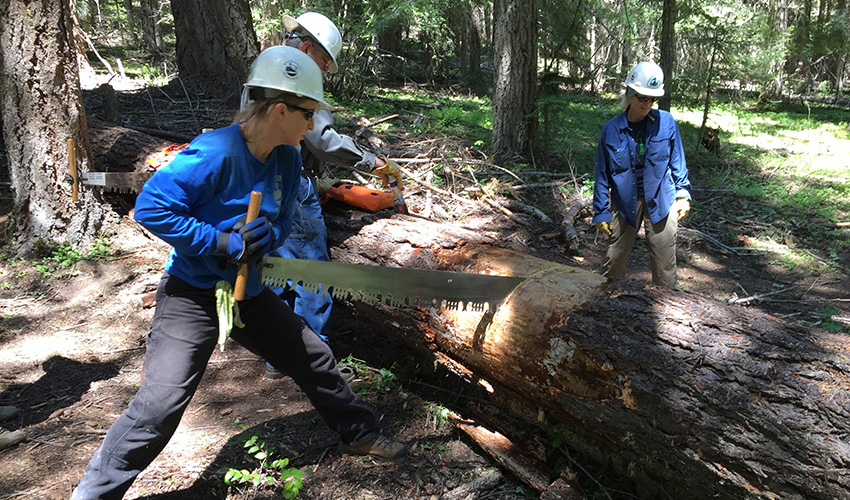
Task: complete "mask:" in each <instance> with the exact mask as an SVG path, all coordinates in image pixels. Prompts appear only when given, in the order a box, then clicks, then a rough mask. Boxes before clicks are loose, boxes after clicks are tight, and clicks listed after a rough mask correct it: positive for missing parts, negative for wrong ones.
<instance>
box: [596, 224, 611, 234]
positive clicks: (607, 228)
mask: <svg viewBox="0 0 850 500" xmlns="http://www.w3.org/2000/svg"><path fill="white" fill-rule="evenodd" d="M613 227H614V226H613V224H611V221H605V222H597V223H596V229H597V230H598V231H599V232H600V233H602V234H604V235H605V236H613V235H614V232H613V231H612V229H613Z"/></svg>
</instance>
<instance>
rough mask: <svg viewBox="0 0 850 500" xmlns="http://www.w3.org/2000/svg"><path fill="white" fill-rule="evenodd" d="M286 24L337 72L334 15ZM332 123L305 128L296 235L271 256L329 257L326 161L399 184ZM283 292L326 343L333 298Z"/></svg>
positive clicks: (324, 118) (329, 119)
mask: <svg viewBox="0 0 850 500" xmlns="http://www.w3.org/2000/svg"><path fill="white" fill-rule="evenodd" d="M283 27H284V29H285V30H286V41H285V42H284V43H285V44H286V45H288V46H290V47H295V48H296V49H298V50H300V51H302V52H304V53H305V54H307V55H308V56H310V57H311V58H312V59H313V60H314V61H315V62H316V64H317V65H318V66H319V68H321V69H322V71H327V72H331V73H336V72H337V70H338V69H339V66H338V65H337V57H339V53H340V51H341V50H342V36H341V35H340V32H339V29H338V28H337V27H336V25H335V24H334V23H333V22H332V21H331V20H330V19H328V18H327V17H325V16H324V15H322V14H319V13H318V12H306V13H304V14H301V15H300V16H298V17H297V18H293V17H291V16H283ZM243 100H244V99H243ZM333 124H334V118H333V114H331V112H330V111H329V110H326V109H319V110H316V112H315V113H314V114H313V130H311V131H309V132H307V135H306V136H305V137H304V140H302V141H301V156H302V157H303V159H304V163H303V166H302V170H303V174H302V176H301V179H300V187H299V189H298V202H299V205H298V207H297V208H296V209H295V222H294V224H293V226H292V233H291V234H290V236H289V238H288V239H287V240H286V241H285V242H284V244H283V246H281V247H280V248H278V249H276V250H275V251H274V252H272V254H273V255H276V256H279V257H284V258H287V259H305V260H321V261H330V256H329V254H328V243H327V234H328V231H327V228H326V227H325V221H324V219H323V218H322V206H321V204H320V203H319V193H318V186H317V182H316V176H317V175H321V174H322V171H323V170H324V166H325V163H334V164H337V165H353V166H354V168H363V169H365V168H368V169H369V170H371V171H372V173H374V174H375V175H378V176H379V177H380V178H381V180H382V181H383V183H384V187H387V186H388V185H389V184H390V180H389V179H388V177H387V175H391V176H393V178H394V180H395V181H396V182H397V183H398V186H399V187H401V174H400V173H399V171H398V169H397V168H395V167H394V166H393V165H392V163H389V164H388V163H387V162H385V161H384V160H383V159H382V158H379V157H377V156H375V155H374V154H372V153H370V152H368V151H365V150H363V149H361V148H360V147H359V146H358V145H357V144H356V143H355V142H354V140H353V139H352V138H351V137H348V136H346V135H342V134H340V133H339V132H337V131H336V130H334V128H333ZM283 293H284V296H285V297H288V299H289V300H290V301H294V307H293V309H294V311H295V314H297V315H299V316H301V317H302V318H303V319H304V321H305V322H306V323H307V325H308V326H309V327H310V328H312V329H313V331H314V332H316V334H318V335H319V337H320V338H321V339H322V340H324V341H325V342H327V341H328V337H327V336H326V335H325V333H326V327H327V323H328V319H329V318H330V314H331V305H332V298H331V296H330V295H327V294H324V295H323V294H322V293H321V290H320V291H318V292H309V291H305V290H303V289H302V288H301V285H295V288H294V290H286V291H284V292H283ZM342 370H343V371H344V373H345V375H346V376H347V377H353V376H354V373H353V371H351V369H350V368H349V367H342ZM281 376H282V374H281V373H280V372H278V371H277V370H275V369H274V367H272V366H271V365H266V377H268V378H272V379H275V378H280V377H281Z"/></svg>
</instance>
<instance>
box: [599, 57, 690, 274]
mask: <svg viewBox="0 0 850 500" xmlns="http://www.w3.org/2000/svg"><path fill="white" fill-rule="evenodd" d="M624 84H625V91H624V93H623V96H622V99H621V103H620V107H621V108H622V109H623V113H621V114H619V115H617V116H616V117H614V118H612V119H611V120H609V121H608V123H606V124H605V126H603V127H602V133H601V134H600V136H599V143H598V145H597V148H596V161H595V163H594V171H595V177H596V183H595V186H594V189H593V223H594V224H595V225H596V228H597V229H598V230H599V231H600V232H601V233H603V234H605V235H606V236H608V237H609V238H610V245H609V246H608V252H607V254H606V256H605V261H604V263H603V265H602V274H603V275H604V276H607V277H622V276H624V275H625V274H626V264H627V263H628V259H629V254H631V251H632V246H633V245H634V242H635V238H636V237H637V233H638V228H639V227H640V225H641V224H643V228H644V231H645V233H646V240H647V246H648V247H649V262H650V267H651V268H652V283H653V284H654V285H657V286H665V287H670V288H676V287H677V278H676V233H677V230H678V222H679V221H680V220H682V218H684V217H685V216H686V215H687V214H688V211H689V210H690V199H691V195H690V193H689V191H690V189H691V184H690V181H689V180H688V168H687V165H686V164H685V153H684V149H683V147H682V138H681V136H680V135H679V127H678V125H677V124H676V121H675V120H674V119H673V116H672V115H670V113H668V112H666V111H662V110H659V109H653V104H654V103H655V100H656V99H658V98H659V97H661V96H663V95H664V72H663V71H662V70H661V68H660V67H659V66H658V65H657V64H655V63H653V62H640V63H638V64H637V65H636V66H635V67H634V68H633V69H632V70H631V71H630V72H629V74H628V76H627V77H626V81H625V82H624Z"/></svg>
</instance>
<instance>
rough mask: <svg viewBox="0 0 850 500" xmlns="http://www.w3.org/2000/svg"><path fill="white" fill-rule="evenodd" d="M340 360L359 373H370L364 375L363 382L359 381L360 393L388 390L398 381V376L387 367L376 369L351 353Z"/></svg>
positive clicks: (358, 389) (358, 390)
mask: <svg viewBox="0 0 850 500" xmlns="http://www.w3.org/2000/svg"><path fill="white" fill-rule="evenodd" d="M339 362H340V364H344V365H348V366H350V367H352V368H354V369H355V371H357V372H358V373H368V374H370V375H369V376H366V377H363V382H360V383H358V386H357V387H356V390H357V392H358V393H367V392H383V391H388V390H390V389H392V388H393V387H394V386H395V385H396V384H397V383H398V377H396V375H395V373H393V371H392V370H388V369H386V368H380V369H377V370H376V369H375V368H372V367H370V366H369V365H367V364H366V362H365V361H363V360H362V359H358V358H355V357H354V356H353V355H351V354H349V355H348V356H346V357H344V358H342V359H341V360H340V361H339Z"/></svg>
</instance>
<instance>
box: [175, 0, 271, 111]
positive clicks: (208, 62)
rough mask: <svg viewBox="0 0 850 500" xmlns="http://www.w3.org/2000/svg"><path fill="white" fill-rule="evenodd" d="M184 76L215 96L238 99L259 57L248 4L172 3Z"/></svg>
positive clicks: (213, 0)
mask: <svg viewBox="0 0 850 500" xmlns="http://www.w3.org/2000/svg"><path fill="white" fill-rule="evenodd" d="M171 12H172V14H173V15H174V33H175V36H176V37H177V67H178V69H179V70H180V74H181V76H183V77H185V78H188V79H190V80H191V81H192V82H193V83H194V84H195V85H196V86H197V87H198V88H199V89H201V90H202V91H204V92H206V93H208V94H210V95H215V96H220V97H226V98H235V99H238V96H239V95H240V93H241V91H242V84H243V83H244V82H245V80H246V79H247V77H248V72H249V70H250V69H251V63H252V62H253V61H254V59H255V58H256V57H257V55H258V54H259V44H258V43H257V35H256V33H254V25H253V20H252V18H251V8H250V6H249V5H248V2H247V0H233V1H229V0H171Z"/></svg>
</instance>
